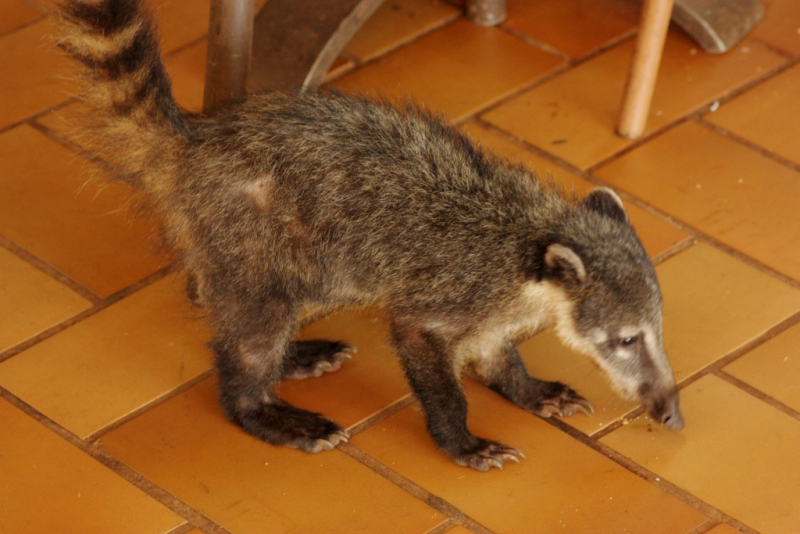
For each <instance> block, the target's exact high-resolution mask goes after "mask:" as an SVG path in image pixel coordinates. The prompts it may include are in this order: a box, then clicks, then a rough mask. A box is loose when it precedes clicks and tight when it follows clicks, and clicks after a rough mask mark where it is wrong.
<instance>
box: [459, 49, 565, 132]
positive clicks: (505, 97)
mask: <svg viewBox="0 0 800 534" xmlns="http://www.w3.org/2000/svg"><path fill="white" fill-rule="evenodd" d="M569 69H570V64H569V63H566V62H564V63H563V64H561V65H560V66H557V67H554V68H553V69H551V70H549V71H547V72H545V73H544V74H542V75H541V76H537V77H535V78H534V79H533V80H530V81H528V82H525V83H523V84H521V85H519V86H517V87H515V88H513V89H510V90H509V91H508V92H506V93H504V94H502V95H499V96H496V97H494V98H493V99H491V100H489V101H487V102H484V103H483V104H480V105H479V106H477V107H475V108H474V109H473V110H471V111H470V112H469V113H467V114H465V115H462V116H460V117H458V118H457V119H452V120H450V119H448V120H450V122H452V123H453V124H456V125H461V124H463V123H464V122H466V121H469V120H475V119H476V118H477V117H478V116H479V115H483V114H484V113H488V112H489V111H491V110H492V109H494V108H496V107H498V106H501V105H502V104H503V103H504V102H507V101H509V100H511V99H512V98H515V97H517V96H519V95H521V94H522V93H524V92H526V91H529V90H531V89H533V88H535V87H537V86H539V85H542V84H543V83H547V82H548V81H550V80H552V79H553V78H555V77H556V76H558V75H560V74H563V73H564V72H566V71H568V70H569Z"/></svg>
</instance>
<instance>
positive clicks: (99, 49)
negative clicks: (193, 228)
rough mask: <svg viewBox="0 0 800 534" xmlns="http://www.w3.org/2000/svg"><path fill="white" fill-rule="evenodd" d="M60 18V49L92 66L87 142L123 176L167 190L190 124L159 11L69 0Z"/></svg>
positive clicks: (137, 1) (87, 73)
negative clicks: (176, 91) (167, 61)
mask: <svg viewBox="0 0 800 534" xmlns="http://www.w3.org/2000/svg"><path fill="white" fill-rule="evenodd" d="M60 13H61V17H60V28H61V38H60V41H59V46H60V47H61V48H63V49H64V50H65V51H66V53H67V54H69V55H70V56H71V57H73V58H74V59H76V60H78V61H80V62H81V63H82V64H83V65H84V69H83V72H82V73H81V76H82V78H83V80H84V93H83V100H84V103H85V104H86V106H87V108H88V110H87V113H85V117H83V118H82V121H81V122H82V124H81V130H82V132H81V133H82V134H83V136H82V137H83V138H84V139H82V142H83V143H85V144H87V145H88V146H89V148H90V149H91V150H92V151H94V152H96V153H97V154H98V155H99V156H100V157H101V158H102V159H104V160H105V161H106V162H107V163H109V164H111V165H112V166H113V167H114V169H115V172H116V173H117V174H118V175H119V177H120V178H122V179H124V180H126V181H130V182H133V183H134V184H138V185H141V186H143V187H144V189H145V190H146V191H147V192H149V193H153V194H158V193H159V192H163V191H159V189H162V188H163V187H164V186H165V185H166V184H159V183H158V178H159V174H161V173H162V172H163V170H164V169H163V168H161V169H159V168H160V167H162V166H163V165H164V164H168V161H169V160H170V159H172V158H170V155H172V156H173V157H174V155H175V154H176V152H177V151H176V149H177V148H178V147H177V146H176V145H179V144H180V143H181V141H182V139H184V138H185V136H186V128H187V126H186V122H185V120H184V117H183V116H182V115H181V112H180V110H179V109H178V107H177V105H176V104H175V101H174V100H173V97H172V89H171V86H170V81H169V78H168V76H167V73H166V70H165V69H164V64H163V63H162V61H161V55H160V51H159V46H158V31H157V28H156V25H155V22H154V20H153V17H152V14H151V12H150V11H149V10H148V9H147V8H146V7H145V6H144V4H143V1H142V0H101V1H99V2H98V1H97V0H66V1H65V2H64V3H63V4H62V5H61V9H60ZM164 158H166V161H165V159H164ZM162 176H163V174H162Z"/></svg>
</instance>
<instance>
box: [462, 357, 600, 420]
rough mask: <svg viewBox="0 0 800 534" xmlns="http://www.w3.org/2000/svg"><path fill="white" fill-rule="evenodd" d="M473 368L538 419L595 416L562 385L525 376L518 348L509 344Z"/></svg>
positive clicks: (568, 388)
mask: <svg viewBox="0 0 800 534" xmlns="http://www.w3.org/2000/svg"><path fill="white" fill-rule="evenodd" d="M473 364H474V369H475V371H476V372H477V373H478V375H479V377H480V378H481V379H483V380H484V382H485V383H486V385H488V386H489V387H490V388H491V389H493V390H494V391H496V392H498V393H500V394H501V395H503V396H504V397H505V398H507V399H508V400H510V401H511V402H513V403H514V404H516V405H517V406H519V407H520V408H523V409H525V410H527V411H529V412H531V413H534V414H536V415H539V416H541V417H551V416H553V415H558V416H561V417H567V416H570V415H572V414H574V413H577V412H579V411H580V412H583V413H585V414H586V415H591V414H592V413H594V408H593V407H592V404H591V403H590V402H589V401H588V400H586V399H585V398H583V397H582V396H581V395H578V393H576V392H575V390H573V389H572V388H570V387H569V386H567V385H565V384H562V383H561V382H545V381H543V380H537V379H536V378H533V377H531V376H530V375H528V372H527V371H526V370H525V364H524V363H522V359H520V356H519V352H518V351H517V348H516V347H515V346H514V345H512V344H511V343H508V344H507V345H505V346H504V347H503V350H502V351H501V353H500V354H498V355H496V356H494V357H490V358H479V359H476V360H475V361H474V362H473Z"/></svg>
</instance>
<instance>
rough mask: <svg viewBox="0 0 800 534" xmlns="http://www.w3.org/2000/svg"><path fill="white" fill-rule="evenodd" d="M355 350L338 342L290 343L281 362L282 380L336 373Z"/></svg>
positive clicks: (317, 340)
mask: <svg viewBox="0 0 800 534" xmlns="http://www.w3.org/2000/svg"><path fill="white" fill-rule="evenodd" d="M355 352H356V348H355V347H354V346H352V345H348V344H347V343H342V342H340V341H326V340H322V339H314V340H310V341H292V342H291V343H290V344H289V347H288V351H287V354H286V356H285V357H284V360H283V378H291V379H293V380H299V379H302V378H308V377H312V376H322V374H323V373H326V372H328V373H330V372H333V371H338V370H339V369H340V368H341V367H342V364H343V363H344V362H345V361H347V360H348V359H349V358H350V357H351V356H352V355H353V354H354V353H355Z"/></svg>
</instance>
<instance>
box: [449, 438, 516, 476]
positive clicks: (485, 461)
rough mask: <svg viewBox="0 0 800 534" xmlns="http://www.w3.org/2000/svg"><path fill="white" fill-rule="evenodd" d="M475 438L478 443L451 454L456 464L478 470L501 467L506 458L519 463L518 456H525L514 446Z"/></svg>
mask: <svg viewBox="0 0 800 534" xmlns="http://www.w3.org/2000/svg"><path fill="white" fill-rule="evenodd" d="M477 439H478V443H477V444H476V445H475V446H473V447H470V448H469V449H466V450H463V451H461V452H459V453H457V454H454V455H453V460H455V462H456V463H457V464H458V465H463V466H467V467H471V468H473V469H477V470H478V471H488V470H489V469H490V468H492V467H496V468H497V469H503V462H505V461H506V460H508V461H514V462H517V463H519V457H522V458H525V455H524V454H522V452H521V451H520V450H519V449H517V448H515V447H510V446H508V445H503V444H502V443H498V442H497V441H492V440H489V439H481V438H477Z"/></svg>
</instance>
